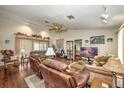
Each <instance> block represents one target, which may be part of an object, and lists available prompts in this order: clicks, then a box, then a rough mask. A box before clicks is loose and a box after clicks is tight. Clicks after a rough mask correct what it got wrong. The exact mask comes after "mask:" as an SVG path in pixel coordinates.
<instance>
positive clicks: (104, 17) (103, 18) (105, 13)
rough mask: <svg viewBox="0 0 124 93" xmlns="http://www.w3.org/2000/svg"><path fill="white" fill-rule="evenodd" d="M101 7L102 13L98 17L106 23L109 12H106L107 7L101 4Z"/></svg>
mask: <svg viewBox="0 0 124 93" xmlns="http://www.w3.org/2000/svg"><path fill="white" fill-rule="evenodd" d="M103 9H104V13H102V14H101V16H100V19H101V22H102V23H104V24H107V19H108V17H109V14H108V13H107V7H105V6H103Z"/></svg>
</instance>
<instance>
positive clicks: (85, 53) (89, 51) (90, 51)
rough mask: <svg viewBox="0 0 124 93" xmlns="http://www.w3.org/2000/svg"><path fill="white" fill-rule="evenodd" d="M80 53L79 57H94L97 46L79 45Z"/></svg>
mask: <svg viewBox="0 0 124 93" xmlns="http://www.w3.org/2000/svg"><path fill="white" fill-rule="evenodd" d="M80 55H81V57H88V58H89V57H90V58H94V56H97V55H98V48H97V47H81V48H80Z"/></svg>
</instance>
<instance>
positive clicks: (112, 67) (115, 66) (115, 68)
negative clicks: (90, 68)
mask: <svg viewBox="0 0 124 93" xmlns="http://www.w3.org/2000/svg"><path fill="white" fill-rule="evenodd" d="M103 67H104V68H105V69H106V70H109V71H111V72H115V73H120V74H124V66H123V64H121V61H120V59H118V58H109V59H108V62H107V63H106V64H105V65H103Z"/></svg>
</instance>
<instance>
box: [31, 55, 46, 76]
mask: <svg viewBox="0 0 124 93" xmlns="http://www.w3.org/2000/svg"><path fill="white" fill-rule="evenodd" d="M44 59H45V58H42V57H40V56H39V55H37V56H36V55H30V57H29V60H30V66H31V69H32V70H33V72H34V73H35V74H36V75H37V76H39V77H40V78H42V74H41V72H40V70H39V65H40V64H41V63H42V62H43V60H44Z"/></svg>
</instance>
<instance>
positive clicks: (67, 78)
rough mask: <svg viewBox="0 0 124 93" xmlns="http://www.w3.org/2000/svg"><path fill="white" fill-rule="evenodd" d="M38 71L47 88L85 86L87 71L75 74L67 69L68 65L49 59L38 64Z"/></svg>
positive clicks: (87, 77)
mask: <svg viewBox="0 0 124 93" xmlns="http://www.w3.org/2000/svg"><path fill="white" fill-rule="evenodd" d="M40 71H41V74H42V76H43V79H44V83H45V87H47V88H49V87H50V88H75V87H86V85H87V81H88V79H89V77H90V75H89V73H83V74H76V73H71V72H70V71H69V70H68V65H67V64H65V63H63V62H60V61H56V60H51V59H46V60H44V61H43V63H42V64H40Z"/></svg>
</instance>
